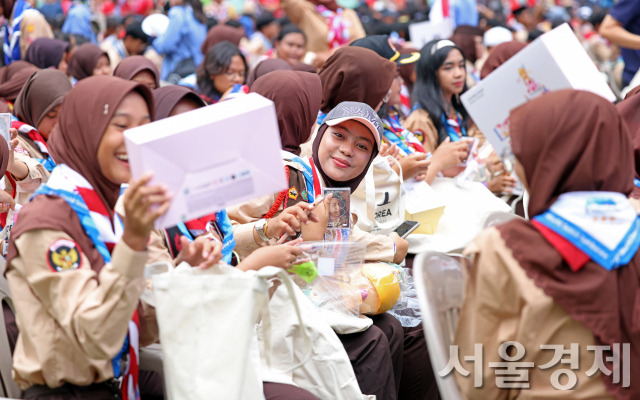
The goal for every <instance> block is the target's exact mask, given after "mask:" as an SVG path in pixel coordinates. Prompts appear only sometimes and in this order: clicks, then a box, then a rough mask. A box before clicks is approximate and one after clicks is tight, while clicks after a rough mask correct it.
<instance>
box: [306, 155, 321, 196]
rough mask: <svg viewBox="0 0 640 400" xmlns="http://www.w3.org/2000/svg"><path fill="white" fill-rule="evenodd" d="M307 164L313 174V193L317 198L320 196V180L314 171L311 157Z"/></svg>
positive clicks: (314, 167)
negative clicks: (309, 165)
mask: <svg viewBox="0 0 640 400" xmlns="http://www.w3.org/2000/svg"><path fill="white" fill-rule="evenodd" d="M309 164H311V171H312V172H313V193H314V194H315V196H316V197H318V196H320V194H322V187H321V186H320V178H319V177H318V172H317V171H316V165H315V164H314V163H313V157H309Z"/></svg>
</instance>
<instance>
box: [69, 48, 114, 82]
mask: <svg viewBox="0 0 640 400" xmlns="http://www.w3.org/2000/svg"><path fill="white" fill-rule="evenodd" d="M102 56H107V58H109V55H108V54H107V53H106V52H105V51H103V50H102V49H101V48H100V47H98V46H96V45H94V44H91V43H85V44H83V45H81V46H80V47H78V48H77V49H76V51H75V52H74V53H73V56H71V61H69V73H70V74H71V76H73V77H74V78H76V79H77V80H82V79H85V78H88V77H90V76H91V75H93V70H94V68H95V67H96V64H98V60H99V59H100V57H102Z"/></svg>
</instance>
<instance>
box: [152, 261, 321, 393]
mask: <svg viewBox="0 0 640 400" xmlns="http://www.w3.org/2000/svg"><path fill="white" fill-rule="evenodd" d="M274 276H277V277H279V278H280V279H281V280H282V281H283V282H284V283H285V287H287V288H289V293H292V283H291V280H290V278H289V276H288V275H287V273H286V272H285V271H284V270H282V269H279V268H275V267H266V268H262V269H261V270H260V271H257V272H256V271H248V272H242V271H238V270H235V269H234V268H232V267H229V266H225V265H217V266H214V267H212V268H209V269H207V270H200V269H198V268H190V267H189V266H188V265H187V264H186V263H183V264H181V265H180V266H178V267H177V268H176V269H174V270H172V271H170V272H168V273H164V274H159V275H153V292H154V297H155V306H156V314H157V319H158V326H159V328H160V341H161V343H162V355H163V364H164V376H165V389H166V393H167V396H168V398H169V399H173V400H186V399H188V400H200V399H202V400H205V399H206V400H210V399H224V400H254V399H256V400H260V399H264V395H263V388H262V378H261V376H260V372H259V370H260V358H259V357H260V356H259V350H258V342H257V335H256V323H257V321H258V317H259V316H260V315H262V324H263V325H264V329H263V331H264V332H263V334H264V336H265V341H266V343H267V344H268V343H270V342H271V340H270V332H271V330H270V319H269V314H268V307H267V302H268V289H269V286H270V283H269V282H268V279H269V278H272V277H274ZM291 299H292V300H293V306H294V309H295V311H296V314H297V316H298V319H299V320H300V324H301V326H303V327H304V325H303V324H302V321H301V315H300V312H299V308H298V304H297V302H296V301H295V297H292V298H291ZM300 337H301V340H302V341H303V342H306V343H307V345H306V347H305V348H306V349H308V350H309V352H310V349H311V343H310V338H309V336H308V335H307V331H306V329H305V328H303V329H301V331H300ZM270 353H271V351H270V349H269V348H268V345H267V347H266V348H265V356H266V358H267V363H269V355H270ZM305 361H306V359H303V360H300V363H304V362H305ZM288 367H291V365H288ZM296 367H299V365H296V366H294V367H293V368H296Z"/></svg>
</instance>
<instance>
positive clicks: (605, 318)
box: [498, 90, 640, 400]
mask: <svg viewBox="0 0 640 400" xmlns="http://www.w3.org/2000/svg"><path fill="white" fill-rule="evenodd" d="M567 105H570V107H571V108H572V109H575V110H580V112H579V113H577V112H568V111H569V110H568V108H567ZM541 116H544V118H541ZM511 143H512V147H513V153H514V155H515V156H516V158H517V159H518V160H519V162H520V163H521V164H522V166H523V167H524V170H525V173H526V178H527V181H528V184H529V187H530V194H531V195H530V196H531V197H530V202H529V214H530V215H531V216H535V215H538V214H540V213H542V212H544V211H545V210H546V209H548V208H549V206H551V204H553V202H554V201H555V200H556V199H557V198H558V196H559V195H560V194H562V193H567V192H572V191H613V192H619V193H624V194H628V193H629V192H630V191H631V185H632V184H633V183H632V181H633V154H632V151H631V140H630V137H629V134H628V132H627V128H626V125H625V124H624V121H623V120H622V119H621V117H620V116H619V115H618V114H617V113H616V110H615V108H614V107H613V105H611V104H610V103H609V102H608V101H606V100H605V99H603V98H601V97H599V96H598V95H595V94H593V93H589V92H583V91H574V90H561V91H557V92H552V93H548V94H545V95H543V96H541V97H538V98H536V99H534V100H532V101H530V102H528V103H526V104H525V105H523V106H520V107H518V108H516V109H515V110H513V111H512V112H511ZM611 160H615V162H611ZM498 230H499V231H500V233H501V236H502V238H503V239H504V241H505V243H506V245H507V247H509V248H510V249H511V251H512V252H513V256H514V258H515V259H516V260H517V261H518V263H519V264H520V265H521V266H522V268H523V269H524V270H525V272H526V273H527V275H528V276H529V278H531V279H532V280H533V281H534V282H535V284H536V286H538V287H539V288H541V289H542V290H543V291H544V292H545V293H546V294H547V295H549V296H551V297H552V298H553V300H554V301H555V302H556V303H557V304H558V305H559V306H560V307H562V308H563V309H564V310H565V312H567V313H568V314H569V315H571V316H572V317H573V318H574V319H575V320H576V321H579V322H581V323H582V324H583V325H584V326H585V327H587V328H588V329H590V330H591V331H592V332H593V335H594V337H595V339H596V342H597V344H599V345H609V346H610V345H612V344H613V343H631V354H630V360H631V365H630V368H631V374H632V376H634V375H633V374H635V373H637V371H639V370H640V319H638V315H640V253H636V255H635V256H634V258H633V259H632V260H631V262H630V263H629V264H627V265H625V266H622V267H620V268H617V269H614V270H611V271H607V270H606V269H604V268H603V267H601V266H599V265H597V264H596V263H594V262H592V261H589V262H587V264H585V266H584V267H583V268H581V269H580V270H578V271H577V272H573V271H572V270H571V269H570V267H569V266H568V265H567V263H566V262H565V261H564V260H563V258H562V256H561V255H560V253H559V252H558V251H557V250H555V248H554V247H552V245H551V244H550V243H549V242H548V241H547V240H546V239H545V238H544V237H543V236H542V235H541V234H540V233H539V232H538V231H537V230H536V228H534V227H533V225H532V224H531V223H530V222H528V221H523V220H517V221H511V222H508V223H505V224H503V225H500V226H499V227H498ZM605 355H607V356H608V355H609V354H608V353H607V352H605ZM605 365H607V367H608V368H609V369H613V367H612V364H611V363H610V362H605ZM602 376H603V379H604V382H605V384H606V386H607V389H608V390H609V392H611V393H612V394H614V395H616V396H617V398H618V399H624V400H630V399H638V398H640V385H634V384H632V385H631V387H630V388H622V385H620V384H616V385H614V384H613V383H612V376H604V375H602Z"/></svg>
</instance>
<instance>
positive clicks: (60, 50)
mask: <svg viewBox="0 0 640 400" xmlns="http://www.w3.org/2000/svg"><path fill="white" fill-rule="evenodd" d="M69 46H70V44H69V43H66V42H63V41H62V40H58V39H50V38H38V39H36V40H34V41H33V43H31V44H30V45H29V48H28V49H27V53H26V54H25V56H24V60H25V61H27V62H30V63H32V64H33V65H35V66H36V67H38V68H51V67H53V68H58V65H59V64H60V61H62V57H63V56H64V53H66V52H67V51H68V50H69Z"/></svg>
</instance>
